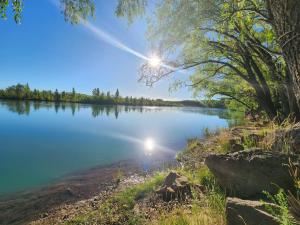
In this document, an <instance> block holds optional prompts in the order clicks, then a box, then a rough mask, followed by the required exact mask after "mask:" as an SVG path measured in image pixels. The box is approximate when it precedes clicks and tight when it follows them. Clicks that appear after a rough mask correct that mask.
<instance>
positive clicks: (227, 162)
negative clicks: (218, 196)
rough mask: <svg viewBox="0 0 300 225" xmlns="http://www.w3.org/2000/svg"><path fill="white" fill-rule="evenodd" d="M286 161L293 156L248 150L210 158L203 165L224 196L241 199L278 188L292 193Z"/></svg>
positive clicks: (292, 158) (291, 180) (274, 191)
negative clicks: (210, 173)
mask: <svg viewBox="0 0 300 225" xmlns="http://www.w3.org/2000/svg"><path fill="white" fill-rule="evenodd" d="M289 159H291V160H292V161H296V160H297V159H298V157H297V156H295V155H285V154H282V153H278V152H277V153H274V152H270V151H265V150H262V149H249V150H244V151H239V152H235V153H227V154H223V155H210V156H208V157H207V158H206V160H205V163H206V165H207V166H208V168H209V169H210V170H211V172H212V173H213V174H214V175H215V177H216V180H217V182H218V183H219V184H220V186H221V187H222V188H224V189H225V190H226V191H227V193H228V195H234V196H237V197H241V198H252V197H254V198H255V197H260V196H261V194H262V192H263V191H267V192H269V193H271V194H276V193H277V191H278V189H279V187H280V188H283V189H285V190H291V191H292V190H294V182H293V178H292V177H291V176H290V173H289V166H288V164H289Z"/></svg>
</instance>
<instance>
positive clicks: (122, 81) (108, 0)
mask: <svg viewBox="0 0 300 225" xmlns="http://www.w3.org/2000/svg"><path fill="white" fill-rule="evenodd" d="M116 5H117V0H99V1H97V5H96V18H95V19H94V20H91V21H90V22H91V23H92V24H93V25H95V26H96V27H98V28H100V29H102V30H104V31H105V32H107V33H109V34H110V35H112V36H113V37H115V38H116V39H118V40H119V41H121V42H122V43H124V44H125V45H127V46H129V47H130V48H132V49H134V50H136V51H138V52H140V53H141V54H143V55H149V54H150V53H151V51H150V49H149V48H148V46H149V43H148V42H147V40H146V38H145V32H146V29H147V27H146V23H145V20H142V19H140V20H138V21H136V22H135V23H134V24H133V25H131V26H130V27H128V25H127V21H126V20H124V19H120V18H117V17H116V16H115V14H114V12H115V8H116ZM0 31H1V35H0V43H1V49H0V67H1V71H0V77H1V79H0V88H4V87H7V86H9V85H13V84H16V83H27V82H28V83H29V85H30V86H31V87H32V88H38V89H52V90H55V89H56V88H57V89H58V90H60V91H61V90H71V89H72V87H74V88H75V89H76V91H77V92H83V93H91V90H92V89H93V88H95V87H99V88H100V89H101V90H103V91H108V90H109V91H112V92H114V91H115V90H116V89H117V88H119V90H120V93H121V95H123V96H125V95H129V96H130V95H132V96H144V97H150V98H166V99H190V98H191V95H192V94H191V93H190V92H188V90H186V89H181V90H179V91H177V92H174V93H169V91H168V87H169V83H170V80H163V81H161V82H159V83H157V84H156V85H155V86H154V87H152V88H149V87H146V86H145V85H144V84H142V83H138V82H137V80H138V68H139V66H140V65H141V63H142V62H143V61H142V59H140V58H138V57H136V56H134V55H132V54H130V53H128V52H125V51H123V50H120V49H118V48H116V47H115V46H112V45H110V44H109V43H107V42H105V41H103V40H100V39H99V38H97V36H96V35H95V34H93V33H92V32H91V31H90V30H89V29H87V28H86V27H85V26H83V25H76V26H74V25H71V24H69V23H66V22H65V21H64V18H63V15H62V14H61V13H60V11H59V10H58V9H57V8H56V7H55V6H54V5H53V4H52V3H51V1H50V0H42V1H41V0H30V1H26V0H25V3H24V10H23V19H22V24H21V25H16V24H15V23H14V21H13V19H12V17H11V14H9V15H8V20H0Z"/></svg>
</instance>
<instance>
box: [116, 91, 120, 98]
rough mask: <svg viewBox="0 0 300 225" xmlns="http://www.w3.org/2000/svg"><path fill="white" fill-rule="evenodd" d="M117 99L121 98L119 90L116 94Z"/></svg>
mask: <svg viewBox="0 0 300 225" xmlns="http://www.w3.org/2000/svg"><path fill="white" fill-rule="evenodd" d="M115 97H116V98H119V97H120V93H119V89H117V91H116V94H115Z"/></svg>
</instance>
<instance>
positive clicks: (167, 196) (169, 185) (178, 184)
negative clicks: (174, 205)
mask: <svg viewBox="0 0 300 225" xmlns="http://www.w3.org/2000/svg"><path fill="white" fill-rule="evenodd" d="M156 193H157V194H160V195H161V196H162V198H163V200H164V201H171V200H174V199H178V200H184V199H186V197H188V196H191V195H192V192H191V186H190V184H189V182H188V179H187V177H185V176H182V175H180V174H178V173H176V172H170V173H169V174H168V176H167V177H166V178H165V181H164V184H163V186H162V187H161V188H160V189H158V190H157V191H156Z"/></svg>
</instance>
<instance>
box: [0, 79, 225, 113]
mask: <svg viewBox="0 0 300 225" xmlns="http://www.w3.org/2000/svg"><path fill="white" fill-rule="evenodd" d="M0 99H12V100H33V101H48V102H70V103H88V104H101V105H132V106H193V107H209V108H225V98H221V99H211V100H201V101H197V100H179V101H170V100H163V99H149V98H144V97H140V98H137V97H132V96H130V97H129V96H126V97H123V96H121V94H120V91H119V89H117V90H116V92H115V93H112V92H110V91H107V92H104V91H101V90H100V89H99V88H94V89H93V90H92V95H88V94H83V93H78V92H76V90H75V88H72V91H69V92H68V91H61V92H59V91H58V90H57V89H56V90H55V91H51V90H37V89H33V90H32V89H30V87H29V85H28V84H25V85H22V84H17V85H13V86H10V87H7V88H5V89H0Z"/></svg>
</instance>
